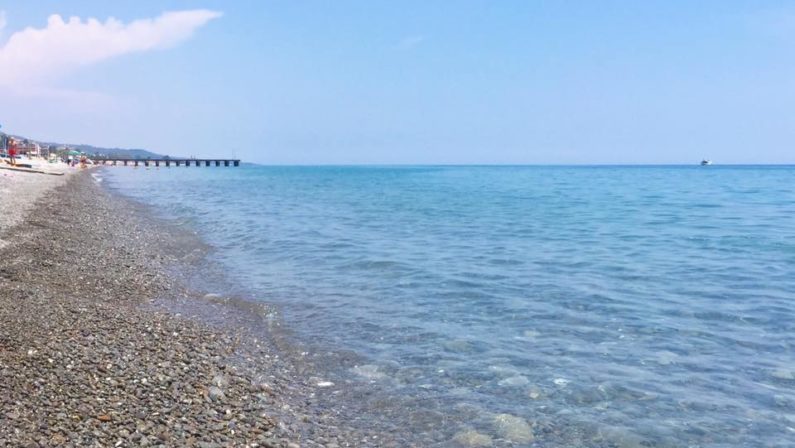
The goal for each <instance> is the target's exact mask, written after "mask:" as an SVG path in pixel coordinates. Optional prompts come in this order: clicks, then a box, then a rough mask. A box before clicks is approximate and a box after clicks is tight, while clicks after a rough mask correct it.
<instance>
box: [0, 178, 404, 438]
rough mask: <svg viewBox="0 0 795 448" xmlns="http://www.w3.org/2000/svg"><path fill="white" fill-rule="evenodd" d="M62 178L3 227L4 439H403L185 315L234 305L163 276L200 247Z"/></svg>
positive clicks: (261, 348) (268, 347) (263, 350)
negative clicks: (354, 421)
mask: <svg viewBox="0 0 795 448" xmlns="http://www.w3.org/2000/svg"><path fill="white" fill-rule="evenodd" d="M49 177H52V176H42V178H49ZM64 178H66V179H64V182H62V183H60V184H54V185H50V186H49V187H48V188H44V189H42V190H41V192H40V193H39V194H38V196H35V197H33V196H30V197H28V199H29V200H28V207H27V209H28V210H30V212H29V213H28V214H27V215H26V216H25V217H24V218H23V217H22V215H23V214H24V212H25V210H23V208H18V209H17V210H15V212H16V213H15V214H16V218H15V219H14V220H13V221H9V222H10V223H11V224H10V225H6V226H4V227H0V238H6V239H9V240H12V242H11V243H9V244H7V245H6V246H5V247H0V259H2V260H3V264H2V265H0V375H2V377H3V378H4V379H7V380H5V381H4V382H3V383H2V384H0V400H2V408H3V410H4V412H3V414H0V445H4V444H6V443H8V444H11V445H12V446H54V445H64V446H94V445H100V446H106V445H108V446H109V445H115V444H117V443H119V445H118V446H147V445H150V446H158V445H164V446H252V447H253V446H289V447H295V446H330V447H333V446H408V445H410V444H407V442H405V441H402V442H401V443H397V442H393V441H390V438H389V437H386V436H384V435H383V434H378V433H373V432H369V431H359V430H357V429H354V428H350V427H347V425H340V423H339V422H338V421H337V420H338V415H337V414H336V412H335V410H334V409H329V408H328V407H327V406H323V405H320V404H319V403H318V400H317V399H316V398H315V396H316V394H317V393H318V390H317V385H316V384H315V385H312V384H311V381H310V378H305V377H302V372H300V371H298V370H300V369H298V370H296V368H295V366H294V365H291V362H290V361H289V360H288V359H285V357H284V356H281V355H282V353H280V351H279V349H278V348H277V347H274V341H268V340H262V339H256V338H252V336H251V334H246V332H245V331H237V332H236V331H233V330H232V329H231V328H222V326H215V325H211V324H208V323H207V322H204V321H202V320H201V319H196V318H189V317H185V316H186V315H188V314H189V313H185V312H184V311H186V310H187V309H188V308H186V307H185V305H186V304H187V305H189V308H193V309H199V308H201V309H203V310H204V311H207V310H210V312H212V310H216V311H217V310H218V309H219V306H220V307H222V308H223V307H225V306H226V305H225V304H224V302H225V301H228V300H227V299H224V300H219V299H218V297H214V296H212V295H206V296H203V297H201V296H200V297H196V293H197V291H191V289H190V288H188V287H186V285H184V284H181V282H180V281H179V279H175V278H172V277H170V276H169V275H168V274H167V272H169V270H170V267H169V266H170V265H173V264H174V263H180V262H184V261H185V259H186V258H189V257H191V256H194V257H195V256H197V254H196V253H191V252H187V253H180V252H179V249H180V247H179V245H180V241H179V240H174V239H173V237H174V235H173V234H169V235H165V234H159V233H158V230H160V228H154V227H153V224H152V223H150V222H147V221H146V218H145V217H142V216H141V215H140V214H138V213H136V211H135V210H134V209H135V207H134V206H132V207H131V206H130V205H131V204H130V203H128V202H127V201H126V200H125V199H124V198H121V197H119V195H114V194H112V193H109V192H107V191H106V189H103V188H100V187H99V186H98V185H97V183H96V181H95V180H94V179H92V177H91V176H89V175H88V174H87V173H77V174H76V175H71V176H64ZM45 193H46V194H45ZM34 201H37V202H35V203H36V207H32V203H33V202H34ZM31 208H32V210H31ZM153 229H154V231H153ZM9 236H11V238H9ZM183 249H184V248H183ZM194 249H196V250H198V253H199V254H200V253H201V250H199V249H198V248H194ZM218 302H220V303H218ZM180 303H181V305H180ZM169 307H173V308H172V309H171V310H168V308H169ZM223 309H224V310H225V312H226V313H237V314H239V315H240V314H243V313H241V312H240V311H230V308H229V307H228V306H226V308H223ZM250 314H253V315H256V316H259V315H260V314H258V313H250ZM313 386H314V387H313Z"/></svg>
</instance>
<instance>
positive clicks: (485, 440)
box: [453, 429, 492, 448]
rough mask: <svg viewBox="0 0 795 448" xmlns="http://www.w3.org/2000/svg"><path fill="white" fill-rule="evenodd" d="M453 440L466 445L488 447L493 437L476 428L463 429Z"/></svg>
mask: <svg viewBox="0 0 795 448" xmlns="http://www.w3.org/2000/svg"><path fill="white" fill-rule="evenodd" d="M453 441H454V442H456V443H458V444H459V445H462V446H466V447H473V448H474V447H487V446H491V445H492V441H491V437H489V436H487V435H485V434H481V433H479V432H477V431H475V430H474V429H470V430H467V431H461V432H459V433H458V434H456V435H455V436H454V437H453Z"/></svg>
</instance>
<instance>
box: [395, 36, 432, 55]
mask: <svg viewBox="0 0 795 448" xmlns="http://www.w3.org/2000/svg"><path fill="white" fill-rule="evenodd" d="M423 42H425V36H406V37H404V38H403V39H401V40H400V41H399V42H398V43H397V44H395V49H396V50H400V51H408V50H411V49H412V48H415V47H417V46H419V45H421V44H422V43H423Z"/></svg>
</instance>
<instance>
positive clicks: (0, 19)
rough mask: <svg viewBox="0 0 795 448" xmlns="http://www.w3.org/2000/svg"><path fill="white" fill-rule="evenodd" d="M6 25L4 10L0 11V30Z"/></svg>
mask: <svg viewBox="0 0 795 448" xmlns="http://www.w3.org/2000/svg"><path fill="white" fill-rule="evenodd" d="M5 27H6V12H5V11H0V32H2V31H3V28H5Z"/></svg>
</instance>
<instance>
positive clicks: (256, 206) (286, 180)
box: [106, 166, 795, 446]
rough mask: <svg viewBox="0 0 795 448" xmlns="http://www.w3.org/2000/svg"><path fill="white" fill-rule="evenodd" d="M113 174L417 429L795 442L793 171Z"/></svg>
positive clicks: (610, 440) (113, 180)
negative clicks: (407, 400) (343, 354)
mask: <svg viewBox="0 0 795 448" xmlns="http://www.w3.org/2000/svg"><path fill="white" fill-rule="evenodd" d="M107 171H108V173H107V176H106V178H107V182H106V184H110V186H111V187H112V188H115V189H117V190H119V191H121V192H122V193H124V194H127V195H130V196H132V197H134V198H137V199H140V200H143V201H145V202H149V203H152V204H154V205H157V206H158V207H159V208H160V210H161V211H162V213H163V215H164V216H166V217H169V218H172V219H179V220H182V222H185V223H187V224H189V225H191V226H193V227H194V228H196V229H197V230H198V231H199V232H200V233H201V234H202V235H203V236H204V237H205V238H206V239H207V241H208V242H209V243H210V244H211V245H213V246H215V247H216V248H217V249H218V250H217V252H216V256H217V258H218V261H220V262H221V263H222V264H223V265H224V266H226V267H227V268H228V270H229V272H230V275H231V276H232V277H233V278H235V279H236V280H238V281H240V282H243V283H244V284H246V285H248V287H249V288H250V291H251V293H252V294H253V295H255V296H257V297H265V298H266V300H268V301H272V302H275V303H277V304H279V305H281V307H282V309H283V311H284V314H285V318H286V320H287V321H288V324H289V325H290V326H291V327H293V328H295V330H296V331H297V333H298V334H299V336H300V337H302V338H306V339H307V340H318V341H325V342H324V343H325V344H328V345H329V346H331V347H330V348H340V349H342V348H345V349H353V350H355V351H357V352H358V353H360V354H362V355H364V356H365V357H367V358H369V359H370V364H367V365H360V366H357V367H356V368H354V369H352V370H351V371H349V372H348V373H349V374H350V375H353V376H355V377H358V378H361V379H363V380H366V381H373V382H375V383H377V384H379V387H380V388H382V389H384V390H387V391H389V390H391V391H392V392H391V393H395V394H403V395H404V396H407V397H412V398H413V399H416V400H417V401H416V406H415V407H412V408H410V409H408V410H407V411H406V412H407V413H411V415H410V416H408V417H407V418H409V420H410V421H413V422H414V424H416V425H417V428H418V431H420V432H421V431H422V430H423V429H422V428H425V427H429V428H430V427H431V426H433V425H430V424H429V422H435V421H438V419H440V418H442V419H443V417H440V415H441V416H443V415H444V414H445V413H446V412H448V411H449V412H451V413H452V412H454V413H456V414H457V415H460V416H465V417H463V418H465V419H468V420H469V421H468V423H466V424H465V425H452V424H451V425H450V428H447V430H448V431H449V434H448V436H449V437H451V438H452V437H453V434H454V433H456V432H457V433H458V436H457V437H456V440H458V442H460V443H463V442H464V441H466V440H470V442H471V443H476V440H477V434H475V433H473V432H471V431H470V432H467V431H466V430H467V428H470V427H471V428H475V429H476V430H477V431H478V432H480V433H483V434H486V435H488V436H489V437H494V438H495V439H496V438H497V437H503V438H504V437H508V436H506V434H508V432H510V431H514V432H513V434H514V435H513V437H520V435H521V430H522V428H521V424H519V423H517V422H516V421H514V420H511V418H512V417H495V415H497V414H502V413H505V414H510V415H512V416H519V417H521V419H527V420H528V421H530V422H534V423H535V427H534V429H533V430H534V431H535V432H537V433H538V434H536V435H537V440H539V441H541V442H544V441H546V443H551V444H554V443H555V442H556V441H559V442H560V441H565V442H566V443H574V444H576V443H582V444H584V445H587V444H595V443H597V442H599V443H602V444H603V445H605V446H611V444H612V445H615V444H620V445H622V446H793V445H795V352H794V351H793V348H794V347H795V304H794V303H793V300H795V182H793V181H795V168H793V167H714V166H713V167H708V168H700V167H398V168H392V167H322V168H321V167H281V168H280V167H241V168H240V169H226V170H224V169H212V170H210V169H208V170H199V169H196V170H176V169H174V170H170V171H169V170H166V171H167V172H152V171H144V170H137V171H136V170H132V169H118V168H117V169H110V170H107ZM495 422H496V423H495ZM506 422H507V423H506ZM520 423H521V422H520ZM506 425H508V426H510V425H514V426H510V428H507V427H506ZM516 425H519V426H516ZM506 428H507V429H506ZM429 430H430V429H429ZM509 430H510V431H509ZM506 431H508V432H506ZM564 432H565V433H566V434H562V433H564ZM473 434H475V435H473ZM517 434H519V435H517ZM472 440H475V442H472ZM525 442H526V441H525ZM561 443H563V442H561Z"/></svg>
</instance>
